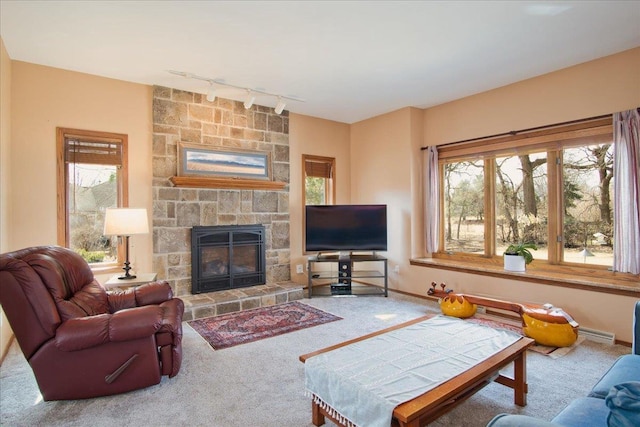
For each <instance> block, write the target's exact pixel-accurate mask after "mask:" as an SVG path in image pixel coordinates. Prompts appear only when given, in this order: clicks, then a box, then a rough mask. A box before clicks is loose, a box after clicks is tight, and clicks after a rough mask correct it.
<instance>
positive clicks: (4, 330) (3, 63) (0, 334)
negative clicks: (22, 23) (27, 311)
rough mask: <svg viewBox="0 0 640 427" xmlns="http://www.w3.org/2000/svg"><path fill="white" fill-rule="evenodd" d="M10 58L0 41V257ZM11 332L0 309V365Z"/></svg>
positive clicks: (7, 187) (5, 221)
mask: <svg viewBox="0 0 640 427" xmlns="http://www.w3.org/2000/svg"><path fill="white" fill-rule="evenodd" d="M10 148H11V58H9V54H8V53H7V50H6V48H5V46H4V41H2V39H1V38H0V253H3V252H6V251H7V250H8V249H9V223H10V219H9V206H10V204H9V197H10V194H11V184H10V183H11V181H10V180H11V174H10V165H11V164H10V156H11V149H10ZM12 336H13V332H12V331H11V328H10V327H9V322H8V321H7V318H6V317H5V315H4V312H3V311H2V307H0V362H1V361H2V359H3V357H4V355H5V354H6V352H7V350H8V348H9V340H10V339H11V337H12Z"/></svg>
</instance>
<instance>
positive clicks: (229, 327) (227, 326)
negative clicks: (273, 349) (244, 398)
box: [189, 301, 342, 350]
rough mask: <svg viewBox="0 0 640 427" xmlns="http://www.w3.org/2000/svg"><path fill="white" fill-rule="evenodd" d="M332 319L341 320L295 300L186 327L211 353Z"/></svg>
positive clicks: (221, 316) (193, 323) (209, 318)
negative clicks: (201, 340)
mask: <svg viewBox="0 0 640 427" xmlns="http://www.w3.org/2000/svg"><path fill="white" fill-rule="evenodd" d="M336 320H342V318H341V317H338V316H334V315H333V314H331V313H327V312H325V311H322V310H319V309H317V308H315V307H311V306H310V305H307V304H303V303H301V302H299V301H293V302H288V303H284V304H278V305H272V306H268V307H260V308H254V309H252V310H244V311H240V312H236V313H228V314H223V315H220V316H214V317H207V318H204V319H198V320H192V321H190V322H189V326H191V327H192V328H193V329H195V331H196V332H198V333H199V334H200V335H201V336H202V338H204V339H205V340H206V341H207V342H208V343H209V344H210V345H211V347H212V348H213V349H214V350H222V349H223V348H228V347H233V346H236V345H239V344H246V343H249V342H253V341H257V340H261V339H264V338H271V337H275V336H277V335H281V334H286V333H288V332H294V331H299V330H300V329H305V328H310V327H312V326H318V325H322V324H323V323H329V322H335V321H336Z"/></svg>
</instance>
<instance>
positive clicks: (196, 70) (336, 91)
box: [0, 0, 640, 123]
mask: <svg viewBox="0 0 640 427" xmlns="http://www.w3.org/2000/svg"><path fill="white" fill-rule="evenodd" d="M0 34H1V36H2V39H3V41H4V43H5V46H6V49H7V51H8V53H9V56H10V57H11V59H13V60H19V61H26V62H30V63H35V64H42V65H47V66H51V67H57V68H62V69H67V70H74V71H80V72H83V73H89V74H95V75H99V76H104V77H110V78H114V79H119V80H126V81H130V82H136V83H142V84H148V85H161V86H168V87H172V88H177V89H183V90H188V91H193V92H199V93H206V90H207V87H208V84H207V83H206V82H203V81H198V80H195V79H186V78H184V77H180V76H176V75H173V74H170V73H168V70H177V71H184V72H187V73H192V74H195V75H199V76H203V77H207V78H211V79H220V80H222V81H224V82H226V83H230V84H232V85H236V86H241V87H247V88H254V89H259V90H263V91H266V92H269V93H275V94H281V95H288V96H294V97H299V98H302V99H304V100H305V101H306V102H288V104H287V107H286V109H287V110H289V111H292V112H295V113H299V114H306V115H310V116H315V117H320V118H325V119H330V120H336V121H339V122H345V123H353V122H356V121H359V120H363V119H366V118H369V117H373V116H376V115H379V114H383V113H386V112H389V111H393V110H396V109H399V108H403V107H407V106H414V107H420V108H426V107H429V106H433V105H438V104H442V103H444V102H447V101H451V100H454V99H458V98H461V97H464V96H468V95H472V94H475V93H479V92H483V91H486V90H489V89H492V88H496V87H500V86H504V85H507V84H510V83H513V82H516V81H519V80H523V79H527V78H530V77H534V76H537V75H541V74H545V73H548V72H551V71H554V70H558V69H561V68H566V67H569V66H571V65H575V64H579V63H582V62H586V61H590V60H593V59H595V58H599V57H602V56H606V55H610V54H613V53H616V52H621V51H623V50H627V49H630V48H634V47H637V46H640V1H573V2H569V1H446V2H445V1H300V2H297V1H294V2H286V1H236V2H232V1H151V0H148V1H114V0H112V1H82V2H81V1H10V0H1V1H0ZM611 77H612V78H615V76H611ZM220 96H223V97H225V98H232V99H238V100H240V99H243V98H244V96H245V93H244V92H243V91H239V90H235V89H229V88H227V89H226V90H223V89H221V90H220ZM275 101H276V100H275V98H273V97H258V98H257V99H256V103H257V104H261V105H268V106H274V105H275Z"/></svg>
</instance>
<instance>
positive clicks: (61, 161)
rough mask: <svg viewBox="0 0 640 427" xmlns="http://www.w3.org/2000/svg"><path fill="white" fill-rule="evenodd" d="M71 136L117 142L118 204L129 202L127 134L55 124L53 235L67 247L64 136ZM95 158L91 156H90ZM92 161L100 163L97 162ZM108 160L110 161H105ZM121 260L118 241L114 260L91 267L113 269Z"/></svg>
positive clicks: (67, 202) (117, 267)
mask: <svg viewBox="0 0 640 427" xmlns="http://www.w3.org/2000/svg"><path fill="white" fill-rule="evenodd" d="M67 138H75V139H83V140H85V141H87V142H107V143H114V142H115V143H118V144H120V145H121V163H120V167H118V168H117V174H118V199H119V200H118V206H119V207H128V206H129V185H128V182H129V181H128V170H129V168H128V155H127V148H128V139H129V138H128V135H126V134H119V133H112V132H100V131H91V130H82V129H71V128H62V127H58V128H56V153H57V154H56V182H57V190H58V194H57V217H58V219H57V236H58V241H57V242H58V245H60V246H64V247H69V201H68V199H67V197H68V188H67V184H68V178H69V177H68V167H67V163H68V162H67V155H66V154H67V153H66V143H65V141H66V139H67ZM94 161H95V160H94ZM95 164H102V163H101V162H98V163H95ZM109 164H112V163H109ZM123 262H124V246H123V245H122V243H119V244H118V261H117V264H116V263H113V264H111V263H104V264H99V267H97V268H93V267H92V269H93V270H94V271H98V270H99V271H100V272H101V273H108V272H111V271H113V272H115V271H117V270H119V268H120V267H119V264H122V263H123Z"/></svg>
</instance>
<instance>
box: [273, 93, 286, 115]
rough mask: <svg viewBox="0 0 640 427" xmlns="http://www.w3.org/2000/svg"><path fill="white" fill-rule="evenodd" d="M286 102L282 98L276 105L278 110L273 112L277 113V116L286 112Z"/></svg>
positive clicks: (275, 109)
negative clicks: (283, 111)
mask: <svg viewBox="0 0 640 427" xmlns="http://www.w3.org/2000/svg"><path fill="white" fill-rule="evenodd" d="M285 105H287V104H285V102H284V101H283V100H282V97H280V96H279V97H278V102H277V103H276V108H274V109H273V110H274V111H275V112H276V114H281V113H282V110H284V107H285Z"/></svg>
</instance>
